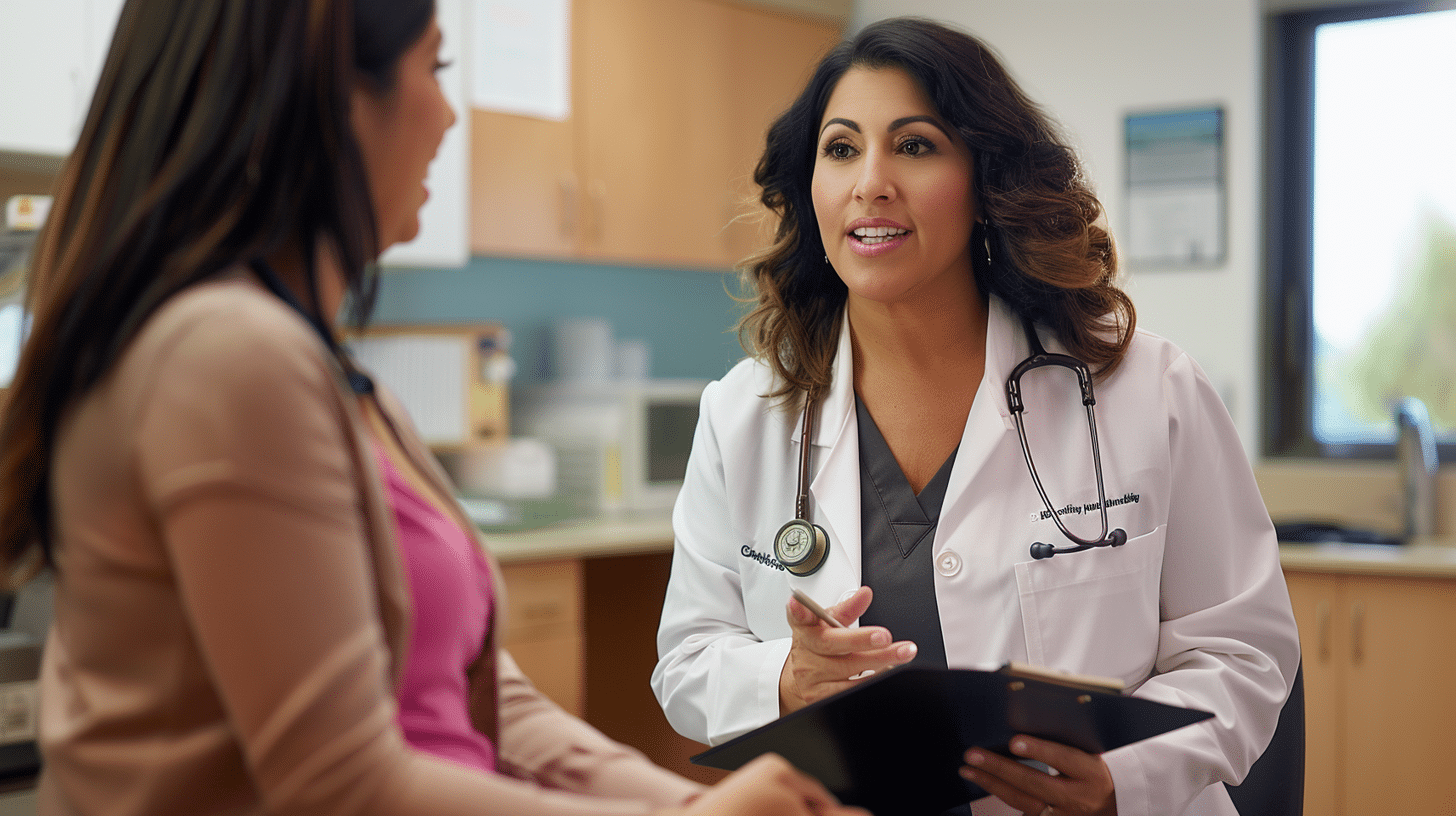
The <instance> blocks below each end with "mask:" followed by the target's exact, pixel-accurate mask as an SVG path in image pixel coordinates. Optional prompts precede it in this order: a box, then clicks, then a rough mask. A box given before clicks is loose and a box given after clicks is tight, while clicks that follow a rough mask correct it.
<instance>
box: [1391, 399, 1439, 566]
mask: <svg viewBox="0 0 1456 816" xmlns="http://www.w3.org/2000/svg"><path fill="white" fill-rule="evenodd" d="M1395 456H1396V462H1397V466H1398V468H1399V470H1400V481H1401V500H1402V510H1403V511H1404V519H1405V526H1404V529H1403V531H1402V535H1403V537H1404V539H1405V541H1406V543H1410V541H1411V540H1412V539H1414V538H1429V537H1430V536H1433V535H1435V534H1436V468H1437V463H1436V435H1435V432H1434V431H1432V430H1431V415H1430V414H1429V413H1428V412H1427V411H1426V404H1425V403H1424V402H1421V401H1420V400H1419V399H1417V398H1415V397H1406V398H1405V399H1403V400H1401V401H1400V403H1399V404H1398V405H1397V406H1396V408H1395Z"/></svg>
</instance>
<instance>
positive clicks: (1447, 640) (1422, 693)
mask: <svg viewBox="0 0 1456 816" xmlns="http://www.w3.org/2000/svg"><path fill="white" fill-rule="evenodd" d="M1345 580H1346V582H1347V583H1346V598H1347V614H1348V618H1347V621H1348V626H1349V631H1350V655H1349V669H1348V676H1349V680H1348V683H1347V685H1346V688H1345V692H1346V695H1345V706H1344V711H1345V721H1346V739H1345V765H1344V768H1343V771H1344V776H1345V780H1346V787H1345V794H1346V795H1345V810H1344V812H1345V813H1347V814H1351V815H1352V816H1353V814H1364V813H1456V787H1453V786H1452V784H1451V778H1450V777H1449V776H1447V774H1449V773H1450V772H1451V770H1450V764H1451V763H1450V746H1451V728H1452V725H1453V723H1456V692H1453V686H1456V683H1453V678H1456V644H1453V641H1452V637H1451V633H1452V628H1453V622H1456V582H1452V581H1450V580H1441V579H1420V578H1392V577H1380V576H1367V575H1361V576H1353V575H1352V576H1349V577H1348V578H1346V579H1345ZM1307 810H1308V808H1307ZM1308 812H1310V813H1317V812H1319V811H1315V810H1308Z"/></svg>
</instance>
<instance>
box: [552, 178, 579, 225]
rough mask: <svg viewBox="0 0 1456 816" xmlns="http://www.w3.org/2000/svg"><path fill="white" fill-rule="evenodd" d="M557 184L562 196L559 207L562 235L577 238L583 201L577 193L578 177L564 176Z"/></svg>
mask: <svg viewBox="0 0 1456 816" xmlns="http://www.w3.org/2000/svg"><path fill="white" fill-rule="evenodd" d="M556 186H557V192H558V194H559V195H560V196H561V202H560V207H559V208H558V211H559V212H560V213H561V237H563V238H575V237H576V230H577V222H578V221H579V220H580V219H581V201H580V199H579V198H578V196H577V194H576V179H574V178H571V177H565V178H562V179H561V180H560V181H558V182H557V185H556Z"/></svg>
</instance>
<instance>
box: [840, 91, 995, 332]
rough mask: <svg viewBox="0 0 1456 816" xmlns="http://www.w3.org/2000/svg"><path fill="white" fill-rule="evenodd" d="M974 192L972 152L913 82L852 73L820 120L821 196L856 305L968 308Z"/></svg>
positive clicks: (971, 285)
mask: <svg viewBox="0 0 1456 816" xmlns="http://www.w3.org/2000/svg"><path fill="white" fill-rule="evenodd" d="M972 182H973V176H972V164H971V154H970V151H969V149H967V147H966V146H965V144H964V143H963V142H962V141H961V139H960V138H959V136H957V135H955V130H954V128H952V127H951V125H950V124H949V123H947V122H945V121H944V120H942V119H941V117H940V115H939V114H938V113H937V112H936V110H935V108H934V106H933V105H932V104H931V102H930V100H929V98H928V97H927V96H926V95H925V92H924V91H923V90H922V89H921V88H920V85H919V83H917V82H916V81H915V80H914V79H913V78H912V77H911V76H910V75H909V74H908V73H906V72H905V71H903V70H901V69H899V68H866V67H862V66H856V67H854V68H851V69H849V70H848V71H846V72H845V74H844V76H843V77H842V78H840V80H839V84H838V85H836V86H835V88H834V92H833V93H832V94H830V97H829V103H828V105H827V106H826V107H825V109H824V116H823V118H822V119H821V120H820V132H819V141H818V147H817V151H816V157H815V160H814V178H813V185H812V195H813V201H814V215H815V217H816V219H817V220H818V222H819V234H820V237H821V238H822V239H823V241H824V251H825V254H826V255H828V257H829V262H830V263H831V264H832V265H833V266H834V269H835V271H836V272H837V273H838V274H839V277H840V279H842V280H843V281H844V283H845V285H846V286H847V287H848V288H849V292H850V298H851V299H854V298H856V297H859V298H866V299H869V300H872V301H875V302H878V303H882V304H886V305H892V304H896V303H913V302H931V303H937V302H938V303H939V304H941V305H944V304H945V303H946V302H948V301H947V298H956V299H957V300H958V302H963V301H959V298H961V297H964V293H965V292H966V291H967V290H968V289H969V290H970V291H974V286H975V282H974V277H973V275H972V272H971V256H970V240H971V226H972V224H974V222H975V220H976V205H975V198H974V195H975V194H974V188H973V186H972ZM926 299H929V300H926Z"/></svg>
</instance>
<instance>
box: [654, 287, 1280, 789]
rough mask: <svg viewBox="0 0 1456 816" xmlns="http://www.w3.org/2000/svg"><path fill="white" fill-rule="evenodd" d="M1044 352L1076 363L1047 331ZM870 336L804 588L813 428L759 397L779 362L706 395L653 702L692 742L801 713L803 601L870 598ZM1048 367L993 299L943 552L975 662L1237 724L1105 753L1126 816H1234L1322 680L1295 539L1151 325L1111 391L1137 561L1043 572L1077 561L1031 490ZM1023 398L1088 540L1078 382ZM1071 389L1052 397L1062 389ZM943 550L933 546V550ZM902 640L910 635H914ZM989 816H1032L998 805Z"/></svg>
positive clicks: (846, 404) (958, 658)
mask: <svg viewBox="0 0 1456 816" xmlns="http://www.w3.org/2000/svg"><path fill="white" fill-rule="evenodd" d="M1040 332H1041V340H1042V343H1043V344H1044V345H1045V346H1046V348H1047V350H1048V351H1061V350H1062V348H1061V347H1060V345H1059V344H1058V343H1056V341H1055V338H1053V337H1051V336H1050V332H1048V331H1047V330H1046V329H1045V328H1044V327H1042V328H1041V329H1040ZM850 354H851V352H850V347H849V331H848V327H847V325H846V326H845V330H844V331H842V332H841V333H840V342H839V348H838V352H837V355H838V356H837V358H836V360H835V371H834V380H833V386H832V388H831V390H830V392H829V394H828V396H827V397H826V398H825V400H824V402H823V407H822V412H821V414H820V416H819V419H818V421H817V423H816V427H815V431H814V435H813V440H812V443H813V445H814V450H813V451H812V460H811V472H812V473H813V476H812V479H811V489H810V495H811V517H812V520H813V521H814V522H815V523H817V524H820V525H822V526H823V527H824V529H825V530H826V531H827V532H828V534H829V538H830V541H831V544H830V550H829V555H828V558H827V560H826V562H825V563H824V566H823V567H822V568H821V569H820V570H819V571H818V572H816V573H814V574H813V575H810V576H807V577H802V578H801V577H796V576H793V575H791V574H790V573H789V572H787V571H785V570H784V569H783V568H782V567H780V566H779V565H778V564H777V562H776V561H774V560H773V538H774V534H775V532H777V530H778V528H779V527H780V526H781V525H782V524H783V523H784V522H786V521H788V520H789V519H791V518H793V517H794V495H795V490H796V476H797V469H798V461H799V438H798V437H799V423H800V416H799V414H797V413H793V414H790V413H788V412H786V411H784V410H782V409H779V408H775V407H773V406H772V405H771V404H770V401H769V400H766V399H764V398H762V397H761V396H760V395H762V394H764V393H767V392H768V390H769V389H770V373H769V370H768V369H767V367H765V366H763V365H762V364H759V363H758V362H756V361H753V360H745V361H743V362H741V363H739V364H738V365H737V366H735V367H734V368H733V370H732V371H730V372H729V373H728V374H727V376H725V377H724V378H723V379H722V380H720V381H717V382H715V383H713V384H711V385H709V386H708V388H707V389H706V390H705V391H704V393H703V398H702V409H701V414H700V418H699V422H698V427H697V432H696V436H695V438H694V441H693V451H692V455H691V458H690V459H689V462H688V468H687V475H686V479H685V481H684V484H683V490H682V493H681V495H680V497H679V498H678V501H677V505H676V507H675V509H674V511H673V528H674V532H675V536H676V545H675V549H674V555H673V562H672V576H671V581H670V583H669V586H668V590H667V598H666V601H665V604H664V607H663V612H662V622H661V627H660V629H659V632H658V654H659V657H660V659H659V662H658V664H657V667H656V669H655V670H654V672H653V675H652V687H653V690H654V692H655V693H656V695H657V699H658V701H659V702H660V703H661V704H662V706H663V710H664V711H665V712H666V714H667V718H668V720H669V721H670V722H671V723H672V725H673V727H674V728H675V729H677V730H678V731H679V732H680V733H682V734H683V735H685V736H688V737H690V738H692V739H696V740H699V741H702V742H707V743H710V744H717V743H721V742H723V741H725V740H727V739H730V738H732V737H734V736H737V735H739V734H742V733H744V732H746V731H749V730H751V729H753V728H755V727H758V726H760V725H763V724H765V723H767V722H769V721H771V720H773V719H775V718H777V717H778V715H779V707H778V706H779V703H778V682H779V674H780V671H781V670H782V668H783V664H784V660H785V658H786V656H787V654H788V651H789V643H790V630H789V626H788V623H787V621H786V618H785V609H784V605H785V603H786V602H787V601H788V598H789V590H790V588H791V587H795V586H797V587H800V588H802V589H803V590H805V591H806V592H807V593H808V594H809V595H810V596H811V597H813V598H815V599H816V600H819V601H820V602H821V603H824V604H826V605H827V604H833V603H837V602H839V601H840V600H842V599H843V598H845V597H847V596H848V595H849V594H850V593H852V592H853V591H854V590H855V589H856V588H857V587H858V586H859V585H860V507H859V497H860V486H859V474H860V467H859V444H858V429H857V420H856V417H855V410H854V394H853V390H852V381H851V374H850V370H851V369H850V366H851V361H850ZM1027 354H1028V350H1027V342H1026V339H1025V336H1024V334H1023V332H1022V329H1021V324H1020V322H1019V320H1018V319H1017V318H1015V316H1014V315H1013V314H1012V313H1011V312H1010V311H1009V309H1008V308H1007V307H1006V306H1005V305H1004V304H1003V303H1001V302H1000V301H999V300H997V299H995V298H992V299H991V308H990V319H989V324H988V327H987V332H986V366H985V375H984V377H983V379H982V381H981V384H980V386H979V389H978V390H977V392H976V397H975V401H974V404H973V405H972V407H971V411H970V414H969V416H968V417H967V420H966V427H965V432H964V435H963V437H962V439H961V443H960V448H959V450H958V452H957V454H956V459H955V464H954V466H953V469H952V472H951V475H950V483H949V487H948V489H947V492H946V497H945V502H944V505H943V507H942V510H941V515H940V523H939V526H938V527H937V529H936V531H935V537H934V541H933V546H934V548H935V549H934V561H935V568H936V575H935V593H936V602H937V604H938V606H939V612H940V619H941V631H942V632H943V633H944V639H945V651H946V656H947V659H948V662H949V664H950V665H951V666H952V667H965V668H979V669H994V668H997V667H999V666H1000V665H1002V664H1003V663H1005V662H1006V661H1008V660H1020V661H1026V662H1029V663H1032V664H1036V665H1041V666H1048V667H1051V668H1055V669H1062V670H1065V671H1071V672H1078V673H1084V674H1096V675H1103V676H1109V677H1116V678H1120V679H1121V680H1123V681H1124V682H1125V683H1126V684H1127V687H1128V689H1129V691H1130V693H1133V694H1136V695H1137V696H1140V697H1146V698H1149V699H1154V700H1161V701H1164V702H1169V703H1174V704H1178V705H1184V706H1190V707H1194V708H1200V709H1203V710H1206V711H1211V712H1213V713H1214V715H1215V716H1214V718H1212V719H1211V720H1208V721H1205V722H1204V723H1200V724H1197V725H1194V726H1189V727H1187V728H1183V729H1180V730H1178V731H1174V732H1171V733H1169V734H1166V735H1164V736H1161V737H1157V738H1154V739H1149V740H1145V741H1143V742H1141V743H1136V744H1134V745H1131V746H1127V747H1125V748H1122V749H1118V750H1114V751H1109V752H1108V753H1106V754H1104V758H1105V759H1106V761H1107V764H1108V766H1109V768H1110V769H1111V772H1112V776H1113V779H1114V782H1115V785H1116V791H1117V806H1118V813H1119V814H1120V816H1169V814H1180V813H1188V814H1194V813H1196V814H1230V816H1234V814H1235V811H1234V808H1233V805H1232V803H1231V802H1230V801H1229V799H1228V796H1227V793H1226V792H1225V791H1224V789H1223V786H1222V785H1218V784H1216V783H1218V782H1229V783H1234V784H1237V783H1238V782H1239V781H1240V780H1241V779H1243V777H1244V775H1245V774H1246V773H1247V772H1248V769H1249V767H1250V765H1252V764H1253V762H1254V760H1255V759H1256V758H1257V757H1258V756H1259V754H1260V753H1261V752H1262V751H1263V749H1264V747H1265V746H1266V745H1267V744H1268V742H1269V739H1270V737H1271V736H1272V734H1273V731H1274V725H1275V722H1276V721H1277V718H1278V713H1279V710H1280V707H1281V706H1282V705H1283V702H1284V700H1285V698H1286V697H1287V696H1288V693H1289V688H1290V685H1291V684H1292V682H1293V680H1294V674H1295V670H1296V668H1297V666H1298V663H1299V640H1298V633H1297V631H1296V629H1295V623H1294V616H1293V612H1292V610H1291V608H1290V604H1289V596H1288V592H1287V590H1286V588H1285V584H1284V577H1283V573H1282V572H1281V571H1280V566H1279V553H1278V547H1277V544H1276V539H1275V535H1274V529H1273V525H1272V524H1271V523H1270V521H1269V516H1268V513H1267V511H1266V510H1265V508H1264V504H1263V501H1262V499H1261V498H1260V495H1259V491H1258V488H1257V486H1256V484H1255V482H1254V477H1253V474H1252V472H1251V470H1250V467H1249V464H1248V460H1247V459H1246V457H1245V456H1244V452H1243V448H1242V447H1241V445H1240V442H1239V439H1238V436H1237V434H1236V432H1235V430H1234V427H1233V424H1232V422H1231V421H1230V419H1229V417H1228V414H1227V412H1226V411H1225V409H1224V406H1223V403H1222V402H1221V401H1220V399H1219V397H1218V395H1217V393H1216V392H1215V391H1214V389H1213V387H1212V386H1211V384H1210V383H1209V381H1208V379H1207V378H1206V376H1205V375H1204V374H1203V372H1202V370H1201V369H1199V367H1198V366H1197V364H1196V363H1194V361H1193V360H1192V359H1190V358H1189V357H1188V355H1186V354H1184V353H1183V352H1182V351H1180V350H1179V349H1178V348H1176V347H1175V346H1173V345H1172V344H1171V343H1169V342H1168V341H1166V340H1164V339H1162V338H1160V337H1157V336H1155V335H1152V334H1149V333H1147V332H1143V331H1139V332H1137V334H1136V335H1135V337H1134V339H1133V341H1132V344H1131V346H1130V347H1129V349H1128V352H1127V356H1126V358H1125V359H1124V361H1123V363H1122V365H1121V366H1120V367H1119V368H1118V369H1117V371H1116V372H1115V373H1113V374H1112V375H1111V376H1110V377H1108V378H1107V379H1105V380H1103V381H1100V382H1098V383H1097V385H1096V397H1097V404H1096V416H1097V427H1098V435H1099V441H1100V444H1101V453H1102V468H1103V472H1104V479H1105V490H1106V496H1107V499H1108V504H1109V505H1110V508H1109V511H1108V516H1109V521H1110V523H1111V525H1112V526H1114V527H1121V528H1123V529H1125V530H1126V531H1127V535H1128V541H1127V543H1126V544H1125V545H1124V546H1122V547H1118V548H1116V549H1113V548H1108V547H1101V548H1096V549H1092V550H1087V551H1083V552H1079V553H1069V554H1062V555H1057V556H1055V557H1053V558H1051V559H1046V560H1040V561H1034V560H1033V559H1032V558H1031V556H1030V554H1029V548H1030V545H1031V544H1032V542H1034V541H1044V542H1049V543H1052V544H1054V545H1056V546H1059V547H1060V546H1069V545H1070V542H1068V541H1067V540H1066V539H1065V538H1064V537H1062V536H1061V534H1060V533H1059V532H1058V531H1057V529H1056V527H1055V523H1054V522H1053V521H1052V520H1051V519H1049V518H1046V517H1045V513H1044V512H1043V510H1044V508H1043V504H1042V501H1041V499H1040V498H1039V497H1038V495H1037V493H1036V491H1035V488H1034V486H1033V485H1032V481H1031V478H1030V476H1029V474H1028V472H1027V467H1026V463H1025V460H1024V458H1023V455H1022V452H1021V447H1020V443H1019V441H1018V438H1017V434H1016V429H1015V424H1014V423H1013V420H1012V418H1011V415H1010V413H1009V411H1008V409H1007V404H1006V395H1005V389H1004V383H1005V380H1006V377H1007V375H1008V374H1009V373H1010V371H1011V369H1012V368H1013V367H1014V366H1015V365H1016V364H1017V363H1018V362H1020V361H1021V360H1022V359H1023V358H1024V357H1026V355H1027ZM1043 372H1044V373H1046V374H1049V375H1052V376H1054V377H1057V379H1056V381H1055V382H1053V383H1048V381H1047V378H1046V377H1041V378H1040V379H1035V378H1036V375H1028V377H1027V378H1026V379H1024V380H1023V398H1024V400H1025V403H1026V411H1025V414H1024V420H1025V422H1026V426H1027V434H1028V437H1029V438H1030V440H1031V445H1032V451H1033V454H1034V455H1035V458H1036V463H1037V466H1038V470H1039V472H1040V474H1041V479H1042V482H1043V484H1044V485H1045V487H1046V490H1047V495H1048V498H1049V499H1050V500H1051V501H1052V503H1053V504H1054V505H1055V506H1056V507H1058V508H1063V507H1066V506H1068V505H1069V504H1075V505H1078V506H1082V509H1083V511H1084V512H1082V513H1081V514H1077V513H1075V512H1073V513H1067V514H1066V515H1064V516H1063V518H1064V519H1069V521H1068V526H1069V527H1070V528H1071V529H1072V530H1073V531H1074V532H1077V533H1079V534H1080V535H1082V536H1083V537H1088V536H1091V535H1095V534H1096V533H1097V531H1098V530H1099V529H1100V519H1099V517H1098V515H1097V513H1095V512H1086V507H1085V506H1086V505H1089V504H1092V505H1095V503H1096V501H1097V490H1096V482H1095V478H1094V476H1093V470H1092V463H1091V459H1092V457H1091V444H1090V441H1089V439H1088V433H1087V421H1086V413H1085V410H1084V409H1083V408H1082V405H1081V400H1080V399H1078V398H1077V390H1076V381H1075V377H1074V376H1071V374H1070V372H1068V371H1067V370H1066V369H1044V370H1043ZM1049 384H1050V385H1051V386H1052V387H1046V386H1048V385H1049ZM921 546H924V544H923V543H922V545H921ZM892 634H893V633H892ZM974 811H975V813H976V814H978V815H979V814H996V813H1011V812H1013V811H1011V810H1010V809H1008V808H1006V806H1005V805H1004V804H1003V803H1001V802H1000V801H999V800H996V799H993V798H986V799H982V800H980V801H978V802H977V803H975V805H974Z"/></svg>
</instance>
